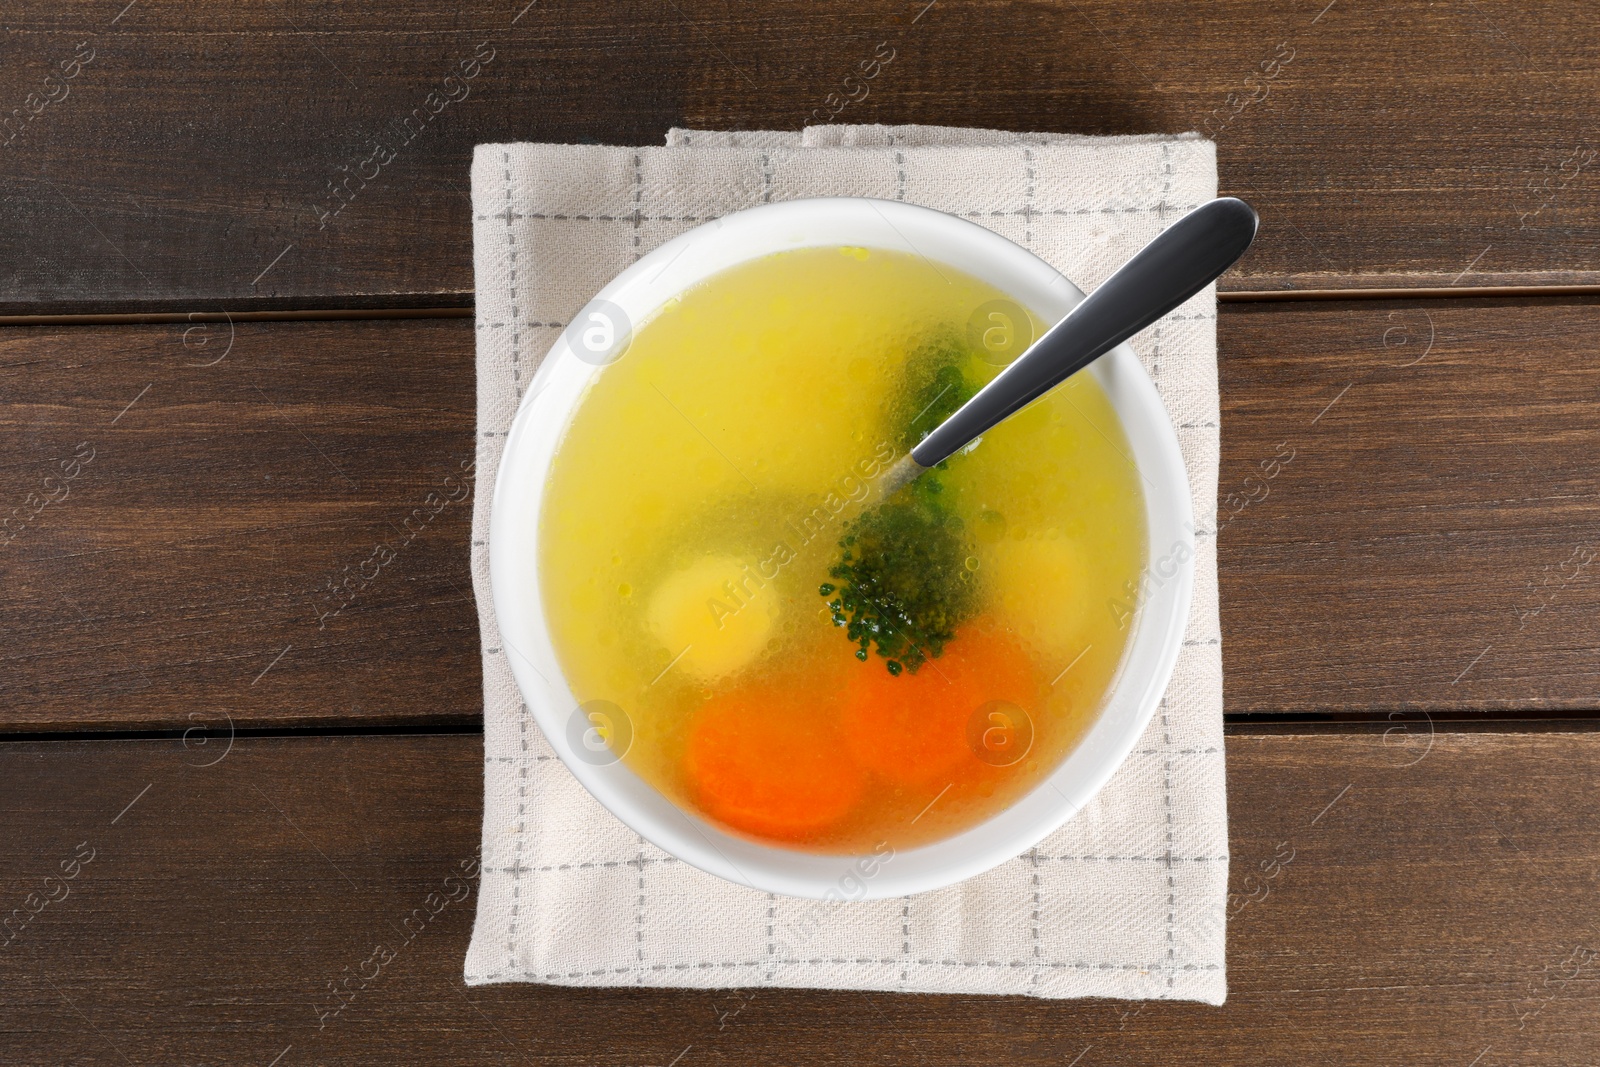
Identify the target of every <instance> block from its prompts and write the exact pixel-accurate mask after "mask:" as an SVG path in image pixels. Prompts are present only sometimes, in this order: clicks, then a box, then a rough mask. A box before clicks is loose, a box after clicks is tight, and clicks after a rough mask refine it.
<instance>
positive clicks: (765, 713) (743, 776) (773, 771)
mask: <svg viewBox="0 0 1600 1067" xmlns="http://www.w3.org/2000/svg"><path fill="white" fill-rule="evenodd" d="M836 722H837V720H836V716H835V713H834V711H833V709H832V708H829V707H827V706H825V705H818V704H817V703H815V702H814V701H812V700H808V699H806V698H805V697H804V696H803V695H801V694H799V693H798V692H796V691H789V690H784V689H778V688H773V687H767V686H756V685H745V686H741V687H740V688H738V689H735V690H733V691H731V692H727V693H723V694H719V695H717V696H714V697H712V698H711V699H710V700H709V701H707V702H706V704H705V705H704V706H703V707H701V709H700V711H699V712H698V713H697V714H696V715H695V718H694V721H693V723H692V724H691V727H690V732H689V740H688V745H687V748H686V751H685V754H684V764H685V769H686V770H687V771H688V775H689V779H690V781H691V782H692V783H693V784H694V789H695V794H696V800H697V801H698V802H699V804H700V806H701V807H702V808H703V809H704V811H705V812H706V814H708V815H710V816H711V817H712V818H714V819H716V820H717V821H719V822H722V823H725V824H727V825H728V826H730V827H732V828H733V829H735V830H742V831H744V832H745V833H747V834H752V835H754V836H756V837H764V838H769V839H773V840H778V841H785V842H796V843H798V842H804V841H806V840H808V839H810V838H812V837H813V836H814V835H815V834H816V833H817V832H818V831H820V830H824V829H826V828H827V827H829V826H831V825H832V824H834V823H836V822H838V821H839V820H840V819H841V818H843V817H844V816H845V815H847V814H848V813H849V812H850V810H851V809H852V808H853V807H855V805H856V804H857V803H858V802H859V801H860V799H861V797H862V794H863V792H864V791H865V789H866V775H865V774H864V773H863V772H862V770H861V768H859V767H857V766H856V765H855V764H854V763H852V762H851V761H850V758H849V757H848V756H847V755H846V754H845V753H844V751H843V745H842V743H841V741H840V738H839V734H838V728H837V725H836Z"/></svg>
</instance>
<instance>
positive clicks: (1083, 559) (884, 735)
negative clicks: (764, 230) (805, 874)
mask: <svg viewBox="0 0 1600 1067" xmlns="http://www.w3.org/2000/svg"><path fill="white" fill-rule="evenodd" d="M1004 299H1005V296H1004V294H1002V293H999V292H997V291H995V290H994V289H992V288H991V287H989V286H987V285H985V284H983V283H981V282H979V281H977V280H975V279H972V278H969V277H967V276H966V275H963V274H961V273H960V272H958V271H956V270H953V269H952V268H950V267H947V266H944V265H940V266H938V268H937V269H935V268H934V267H933V266H932V265H931V264H929V263H928V262H926V261H925V260H922V259H920V258H918V257H915V256H905V255H900V254H898V253H888V252H879V251H870V252H869V251H867V250H865V249H859V248H843V249H840V248H824V249H808V250H804V251H798V252H790V253H783V254H780V255H775V256H770V257H767V258H765V259H761V260H756V261H753V262H750V263H747V264H743V265H741V266H739V267H736V268H734V269H732V270H729V271H727V272H725V273H723V274H720V275H717V276H715V277H713V278H711V279H709V280H708V281H706V282H705V283H703V284H701V285H700V286H698V287H697V288H695V289H693V290H691V291H690V292H688V293H686V294H685V295H684V296H683V297H682V298H681V299H679V300H677V301H674V302H673V303H671V304H670V305H669V306H667V307H665V308H663V309H662V310H661V311H660V312H659V313H657V314H655V315H654V316H653V317H652V318H651V319H650V320H649V321H647V322H645V323H644V324H642V325H641V326H640V327H639V328H638V329H636V330H635V332H634V336H633V339H632V342H631V346H630V347H629V349H628V350H627V352H626V353H625V354H624V355H623V356H622V357H621V358H620V359H618V360H617V361H616V362H615V363H612V364H611V365H609V366H607V367H605V368H603V369H601V370H600V371H598V372H597V373H596V376H595V378H594V381H593V384H592V385H591V386H590V388H589V390H588V392H587V393H586V394H585V396H584V398H583V401H582V403H581V404H580V406H579V407H578V409H577V411H576V413H575V414H574V416H573V418H572V421H571V424H570V425H569V427H568V428H567V430H566V433H565V436H564V437H563V439H562V442H561V445H560V447H559V449H558V450H557V453H556V458H555V461H554V463H553V465H552V467H551V471H550V475H549V483H548V485H547V487H546V494H545V499H544V505H543V512H542V518H541V524H540V533H539V546H538V551H539V553H540V556H541V565H540V573H541V576H542V578H541V581H542V587H543V596H544V608H545V614H546V618H547V620H548V621H549V624H550V631H551V635H552V638H553V641H554V643H555V647H556V652H557V655H558V657H559V659H560V663H561V667H562V671H563V673H564V675H565V677H566V679H567V681H568V683H569V684H570V686H571V688H572V690H573V692H574V693H575V694H576V695H577V697H578V700H579V701H580V702H582V703H583V704H585V705H590V704H591V702H602V701H603V702H605V703H604V705H599V704H594V705H592V706H604V707H606V708H607V715H608V716H609V717H610V718H611V719H615V718H616V717H617V716H621V717H622V718H623V719H625V724H624V726H625V728H621V729H618V728H615V727H613V729H612V730H611V731H610V732H609V733H608V734H607V736H608V737H609V738H611V739H614V740H616V741H617V742H618V745H619V748H622V750H621V751H618V752H616V753H615V755H616V756H620V757H621V758H623V759H624V760H626V762H627V763H628V764H629V766H631V767H632V768H633V769H634V770H635V771H637V772H638V773H639V774H640V775H641V776H642V777H643V778H644V779H645V780H647V781H648V782H650V783H651V784H653V785H654V786H655V787H656V788H658V789H660V790H661V791H662V792H663V793H664V794H666V795H667V796H668V797H669V798H671V799H672V800H673V801H674V802H676V803H677V804H679V805H680V806H682V807H683V808H685V809H686V810H689V811H692V812H695V813H697V814H699V815H700V816H702V817H704V818H706V819H707V820H709V821H711V822H713V823H715V824H717V825H719V826H721V827H723V828H725V829H727V830H729V831H732V832H735V833H739V834H742V835H744V836H747V837H751V838H755V839H758V840H762V841H768V842H772V843H778V844H782V845H785V846H788V847H796V848H804V849H810V850H814V851H823V852H840V853H844V852H867V851H871V850H872V849H873V848H874V847H876V846H877V845H879V844H880V843H884V842H887V843H889V844H890V845H892V846H893V847H895V848H897V849H899V848H906V847H912V846H915V845H917V844H922V843H926V842H928V841H931V840H936V839H939V838H942V837H946V836H948V835H950V834H952V833H956V832H959V831H961V830H964V829H967V828H969V827H971V826H973V825H975V824H977V823H978V822H981V821H982V820H984V819H986V818H988V817H989V816H991V815H993V814H995V813H996V812H997V811H999V810H1000V809H1001V808H1002V807H1004V806H1005V805H1007V804H1008V803H1010V802H1012V801H1013V800H1015V799H1016V798H1017V797H1019V796H1020V795H1021V794H1023V793H1025V792H1027V791H1028V790H1029V789H1031V788H1032V787H1034V786H1036V785H1037V784H1038V783H1039V782H1040V780H1041V779H1042V778H1043V777H1044V776H1045V775H1047V774H1048V773H1049V772H1050V771H1051V770H1052V769H1053V768H1054V767H1055V766H1057V765H1058V764H1059V763H1060V761H1061V760H1062V759H1063V758H1064V757H1065V755H1066V754H1067V753H1068V752H1070V751H1071V750H1072V748H1073V746H1074V745H1075V744H1076V743H1077V741H1078V739H1079V738H1080V737H1081V736H1082V734H1083V732H1084V730H1085V729H1086V728H1087V727H1088V725H1089V724H1090V723H1091V722H1092V721H1093V718H1094V716H1095V715H1096V714H1097V712H1098V710H1099V707H1100V704H1101V702H1102V700H1103V697H1104V695H1105V693H1106V691H1107V689H1108V687H1109V685H1110V682H1111V679H1112V677H1113V675H1114V674H1115V671H1116V669H1117V666H1118V664H1119V662H1120V661H1121V657H1122V653H1123V648H1124V645H1125V642H1126V639H1127V636H1128V635H1127V632H1126V630H1125V628H1124V627H1125V623H1126V619H1127V615H1126V612H1125V610H1124V609H1123V604H1124V601H1125V598H1126V588H1128V587H1130V586H1131V585H1133V584H1134V583H1136V581H1137V577H1138V575H1139V572H1140V569H1141V568H1142V566H1143V562H1144V557H1145V545H1144V541H1143V531H1144V501H1143V497H1142V495H1141V491H1140V483H1139V476H1138V473H1137V472H1136V471H1135V470H1134V469H1133V467H1132V466H1130V464H1129V462H1128V461H1127V459H1126V458H1125V457H1126V456H1127V454H1128V451H1129V450H1128V448H1127V444H1126V440H1125V438H1124V436H1123V433H1122V430H1121V426H1120V425H1119V423H1118V421H1117V417H1116V414H1115V411H1114V410H1113V409H1112V407H1111V405H1110V403H1109V401H1108V400H1107V398H1106V397H1105V395H1104V393H1103V392H1102V391H1101V389H1100V388H1099V386H1098V385H1097V384H1096V383H1095V382H1094V380H1093V379H1092V378H1091V377H1090V376H1088V375H1079V376H1077V377H1075V378H1073V379H1071V380H1070V381H1068V382H1067V383H1065V384H1064V385H1062V386H1061V387H1060V388H1058V389H1056V390H1054V391H1052V392H1051V393H1050V394H1048V395H1046V396H1045V397H1043V398H1041V399H1040V400H1039V401H1037V402H1036V403H1034V404H1033V405H1032V406H1030V407H1029V408H1028V409H1026V410H1024V411H1023V412H1021V413H1019V414H1018V415H1016V416H1015V417H1013V418H1012V419H1009V420H1007V421H1006V422H1005V423H1003V424H1001V425H1000V426H997V427H995V428H994V429H993V430H991V431H989V432H988V433H986V434H985V435H984V437H983V438H982V440H981V442H980V443H979V444H978V445H977V447H976V448H974V449H972V450H971V451H970V452H967V453H963V454H961V455H958V456H955V457H952V459H951V460H949V461H948V462H947V463H946V464H943V465H941V469H938V470H935V471H930V472H928V473H927V474H925V475H923V476H922V477H921V478H919V479H918V480H917V481H916V482H914V483H912V484H911V485H910V486H908V487H907V488H906V489H905V490H903V491H902V492H901V493H899V494H897V495H896V496H895V497H894V498H892V499H890V500H889V501H886V502H882V503H881V504H880V503H879V502H878V500H877V494H876V493H875V491H874V490H875V488H876V485H875V482H876V480H877V479H878V478H879V477H881V476H882V474H883V473H884V472H885V471H886V470H887V469H888V468H889V466H890V465H891V464H892V463H893V462H894V461H895V460H896V459H897V458H898V457H899V456H901V455H903V454H904V453H905V452H906V451H907V450H908V449H909V448H910V447H911V446H912V445H914V444H915V443H916V442H917V441H918V440H920V439H921V437H922V436H923V435H924V434H926V433H927V432H928V431H929V430H931V429H932V428H933V427H934V426H936V425H938V423H939V422H940V421H941V420H942V419H943V418H944V417H946V416H947V415H948V414H950V413H951V412H953V411H954V410H955V409H956V408H957V407H959V406H960V405H961V404H962V403H964V402H965V401H966V400H967V399H968V398H969V397H970V396H971V395H972V394H973V393H975V392H976V391H977V390H978V389H979V388H981V387H982V386H983V385H984V384H985V383H986V382H987V381H988V380H990V379H991V378H992V377H993V376H994V374H996V373H998V371H999V367H997V366H993V365H991V364H990V363H989V362H987V361H986V360H985V359H983V358H982V353H979V352H977V351H975V350H974V349H973V347H972V345H971V343H969V340H968V338H969V330H968V322H969V320H970V319H973V318H974V316H975V315H976V313H977V312H978V311H979V310H980V309H984V308H991V307H993V306H994V303H995V302H996V301H1000V300H1004ZM1030 325H1032V326H1033V327H1035V329H1034V331H1033V332H1034V333H1035V334H1037V332H1038V329H1037V327H1038V326H1039V325H1040V324H1039V323H1037V321H1035V322H1033V323H1031V324H1030ZM875 504H876V505H878V506H873V505H875ZM819 590H820V591H821V592H822V597H821V598H819V597H818V592H819ZM575 714H581V711H580V712H575ZM623 739H627V742H626V745H625V747H624V746H623V743H622V741H623Z"/></svg>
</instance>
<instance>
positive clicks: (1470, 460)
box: [1218, 300, 1600, 716]
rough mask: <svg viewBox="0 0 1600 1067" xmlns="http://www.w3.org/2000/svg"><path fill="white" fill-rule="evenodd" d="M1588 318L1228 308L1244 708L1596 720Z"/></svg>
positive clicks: (1226, 440) (1237, 694)
mask: <svg viewBox="0 0 1600 1067" xmlns="http://www.w3.org/2000/svg"><path fill="white" fill-rule="evenodd" d="M1595 311H1596V308H1595V307H1594V305H1593V304H1585V303H1563V302H1561V301H1558V300H1542V301H1527V302H1523V303H1507V302H1497V301H1484V302H1467V301H1443V302H1432V303H1404V302H1390V301H1380V302H1373V303H1370V304H1369V303H1365V302H1363V303H1350V304H1344V305H1339V304H1329V305H1325V306H1321V307H1310V306H1305V305H1302V306H1300V307H1298V308H1297V309H1295V310H1293V311H1289V310H1288V308H1287V307H1286V306H1284V305H1279V306H1278V307H1277V308H1270V309H1269V308H1267V307H1265V306H1262V305H1227V306H1226V308H1225V311H1224V313H1223V315H1222V318H1221V323H1222V324H1223V325H1222V327H1221V329H1220V332H1219V340H1220V344H1221V353H1222V358H1221V364H1220V366H1221V384H1222V397H1223V462H1222V470H1221V484H1220V488H1219V493H1218V497H1219V504H1218V508H1219V519H1220V522H1221V525H1222V528H1221V534H1220V538H1219V541H1218V544H1219V547H1220V550H1221V557H1220V558H1221V569H1222V620H1223V661H1224V669H1225V674H1226V683H1225V687H1226V692H1227V707H1228V710H1229V711H1230V712H1232V713H1234V714H1235V715H1240V714H1246V713H1261V712H1292V711H1300V712H1308V713H1310V712H1315V713H1326V712H1329V711H1341V710H1343V711H1359V712H1366V713H1383V712H1387V711H1391V710H1395V709H1411V710H1416V711H1420V712H1425V713H1429V714H1450V715H1456V714H1461V713H1464V712H1470V711H1473V710H1477V711H1488V712H1518V713H1522V714H1526V715H1531V716H1542V715H1551V714H1564V713H1584V712H1588V711H1591V710H1593V709H1595V708H1596V707H1597V705H1600V699H1597V694H1600V668H1597V663H1600V660H1597V658H1596V652H1597V651H1600V623H1597V621H1596V620H1597V619H1600V583H1596V581H1595V578H1596V576H1597V570H1596V567H1595V565H1594V563H1593V562H1592V561H1593V560H1594V558H1595V555H1596V552H1597V551H1600V543H1597V539H1596V529H1597V527H1596V523H1597V521H1600V504H1597V500H1600V497H1597V495H1596V494H1597V492H1600V480H1597V477H1596V472H1595V471H1594V469H1593V465H1592V464H1590V463H1589V461H1588V459H1587V457H1588V456H1589V455H1591V454H1592V453H1593V451H1594V449H1595V447H1596V446H1597V444H1600V436H1597V430H1596V426H1595V423H1594V420H1593V418H1592V404H1593V397H1594V396H1595V392H1596V389H1600V367H1597V365H1596V363H1595V360H1594V358H1593V352H1594V342H1593V339H1592V335H1591V331H1592V327H1593V323H1594V318H1595ZM1289 454H1292V455H1293V460H1292V462H1289V463H1287V464H1285V463H1283V462H1282V460H1281V459H1280V458H1279V457H1280V456H1284V455H1289ZM1274 472H1276V473H1275V474H1274Z"/></svg>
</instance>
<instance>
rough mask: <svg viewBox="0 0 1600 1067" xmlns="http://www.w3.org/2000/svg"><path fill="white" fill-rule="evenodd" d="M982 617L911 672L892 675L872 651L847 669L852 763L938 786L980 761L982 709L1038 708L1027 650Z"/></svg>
mask: <svg viewBox="0 0 1600 1067" xmlns="http://www.w3.org/2000/svg"><path fill="white" fill-rule="evenodd" d="M981 623H982V620H977V621H974V622H972V623H969V624H968V625H967V627H966V628H965V629H963V630H961V631H960V632H958V633H957V634H956V636H955V639H954V640H952V641H950V642H949V643H948V644H946V645H945V648H944V654H943V655H941V656H939V657H938V658H936V659H930V660H928V661H927V662H926V663H924V664H923V665H922V666H921V667H920V668H919V669H918V670H917V673H916V674H911V673H909V672H905V673H902V674H900V675H898V676H895V675H891V674H890V673H889V672H888V671H887V670H886V669H885V668H884V665H883V661H882V660H880V659H878V658H876V657H874V658H873V659H871V660H869V661H867V662H866V663H862V664H860V665H858V666H856V667H854V668H853V669H852V671H851V677H850V683H849V688H848V691H847V695H846V697H845V704H844V714H843V722H842V725H843V728H844V734H845V747H846V749H847V750H848V751H849V753H850V756H851V757H852V758H853V759H854V760H855V761H856V762H858V763H860V764H861V765H862V766H864V767H867V768H870V769H871V770H873V771H876V772H877V773H879V774H881V775H884V776H885V777H888V778H891V779H893V780H894V781H896V782H899V783H903V784H911V785H920V786H933V785H941V784H943V782H941V781H939V780H940V779H943V780H945V781H950V780H953V779H954V778H955V777H958V776H961V775H964V774H965V773H966V772H967V771H969V770H977V769H978V768H979V766H981V764H980V757H979V755H978V754H977V753H976V752H975V751H974V750H973V748H972V745H971V742H970V740H969V730H970V729H971V723H972V721H973V719H974V717H975V716H976V717H978V718H982V717H983V714H982V709H984V708H986V707H988V706H989V705H990V703H991V702H992V701H1007V702H1009V703H1012V704H1015V705H1017V706H1018V707H1020V708H1022V709H1024V710H1025V711H1027V712H1028V713H1031V712H1032V711H1033V710H1034V709H1035V708H1036V707H1037V705H1038V702H1037V696H1038V692H1037V683H1036V681H1035V675H1034V672H1033V670H1032V668H1031V666H1030V665H1029V663H1028V659H1027V656H1026V655H1024V654H1023V652H1022V650H1021V649H1020V648H1018V647H1017V645H1016V643H1015V642H1014V640H1013V639H1010V638H1008V637H1007V635H1005V634H1004V633H1003V632H986V631H994V630H995V629H996V628H994V627H986V626H982V625H981ZM980 732H981V728H980ZM985 762H987V761H985Z"/></svg>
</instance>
